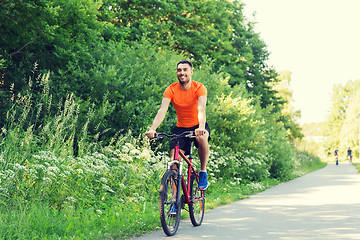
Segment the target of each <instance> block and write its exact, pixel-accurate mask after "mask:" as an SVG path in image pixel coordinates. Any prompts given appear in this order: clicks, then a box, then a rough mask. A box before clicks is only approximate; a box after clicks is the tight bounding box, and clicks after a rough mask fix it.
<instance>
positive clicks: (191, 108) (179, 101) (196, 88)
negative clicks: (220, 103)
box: [164, 81, 207, 128]
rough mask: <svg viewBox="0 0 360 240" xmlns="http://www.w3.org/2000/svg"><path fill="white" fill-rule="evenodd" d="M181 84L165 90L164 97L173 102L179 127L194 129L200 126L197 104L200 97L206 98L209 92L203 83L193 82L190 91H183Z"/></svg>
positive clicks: (174, 84) (177, 83) (175, 84)
mask: <svg viewBox="0 0 360 240" xmlns="http://www.w3.org/2000/svg"><path fill="white" fill-rule="evenodd" d="M179 85H180V83H179V82H176V83H173V84H171V85H170V86H169V87H167V88H166V89H165V92H164V97H165V98H168V99H170V100H171V102H172V104H173V106H174V108H175V110H176V115H177V119H178V121H177V124H176V126H178V127H185V128H188V127H193V126H196V125H198V124H199V119H198V111H197V103H198V98H199V97H200V96H204V95H205V96H206V95H207V90H206V88H205V86H204V85H203V84H202V83H199V82H196V81H191V87H190V88H189V89H188V90H181V89H180V86H179Z"/></svg>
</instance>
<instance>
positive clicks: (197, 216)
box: [189, 174, 205, 226]
mask: <svg viewBox="0 0 360 240" xmlns="http://www.w3.org/2000/svg"><path fill="white" fill-rule="evenodd" d="M204 213H205V191H200V190H199V188H198V182H197V181H196V176H195V174H192V175H191V180H190V203H189V214H190V219H191V223H192V224H193V225H194V226H200V225H201V223H202V221H203V219H204Z"/></svg>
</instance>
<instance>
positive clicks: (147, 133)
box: [145, 130, 156, 139]
mask: <svg viewBox="0 0 360 240" xmlns="http://www.w3.org/2000/svg"><path fill="white" fill-rule="evenodd" d="M145 134H146V136H147V137H148V138H150V139H152V138H155V137H156V131H155V130H149V131H147V132H146V133H145Z"/></svg>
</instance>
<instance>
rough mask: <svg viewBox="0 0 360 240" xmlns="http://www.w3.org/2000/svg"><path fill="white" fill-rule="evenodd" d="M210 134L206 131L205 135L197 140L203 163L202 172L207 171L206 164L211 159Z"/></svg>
mask: <svg viewBox="0 0 360 240" xmlns="http://www.w3.org/2000/svg"><path fill="white" fill-rule="evenodd" d="M208 139H209V132H208V131H206V132H205V134H204V135H203V136H201V137H198V138H197V139H196V140H197V142H198V145H199V146H198V154H199V158H200V163H201V171H206V164H207V162H208V159H209V153H210V149H209V141H208Z"/></svg>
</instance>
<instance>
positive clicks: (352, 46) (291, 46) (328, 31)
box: [242, 0, 360, 124]
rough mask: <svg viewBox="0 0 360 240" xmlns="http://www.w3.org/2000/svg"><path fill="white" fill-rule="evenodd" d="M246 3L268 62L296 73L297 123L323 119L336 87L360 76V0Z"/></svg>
mask: <svg viewBox="0 0 360 240" xmlns="http://www.w3.org/2000/svg"><path fill="white" fill-rule="evenodd" d="M242 2H243V3H244V4H245V6H244V14H245V16H246V18H247V19H248V20H250V21H255V22H256V25H255V31H256V32H258V33H259V34H260V37H261V38H262V40H263V41H264V42H265V43H266V45H267V49H268V50H269V52H270V57H269V61H268V64H269V65H271V66H273V67H274V68H275V70H276V71H278V72H281V71H285V70H288V71H290V72H291V73H292V74H291V84H290V88H291V90H292V91H293V98H294V103H293V106H294V107H295V108H296V109H297V110H300V111H301V115H302V117H301V120H300V121H299V123H301V124H304V123H312V122H322V121H325V120H326V119H327V116H328V113H329V111H330V108H331V96H332V91H333V88H334V87H335V86H336V85H338V84H341V85H345V84H346V83H347V82H348V81H350V80H358V79H360V14H359V11H360V0H341V1H338V0H242ZM254 12H255V17H254V16H253V13H254Z"/></svg>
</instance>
